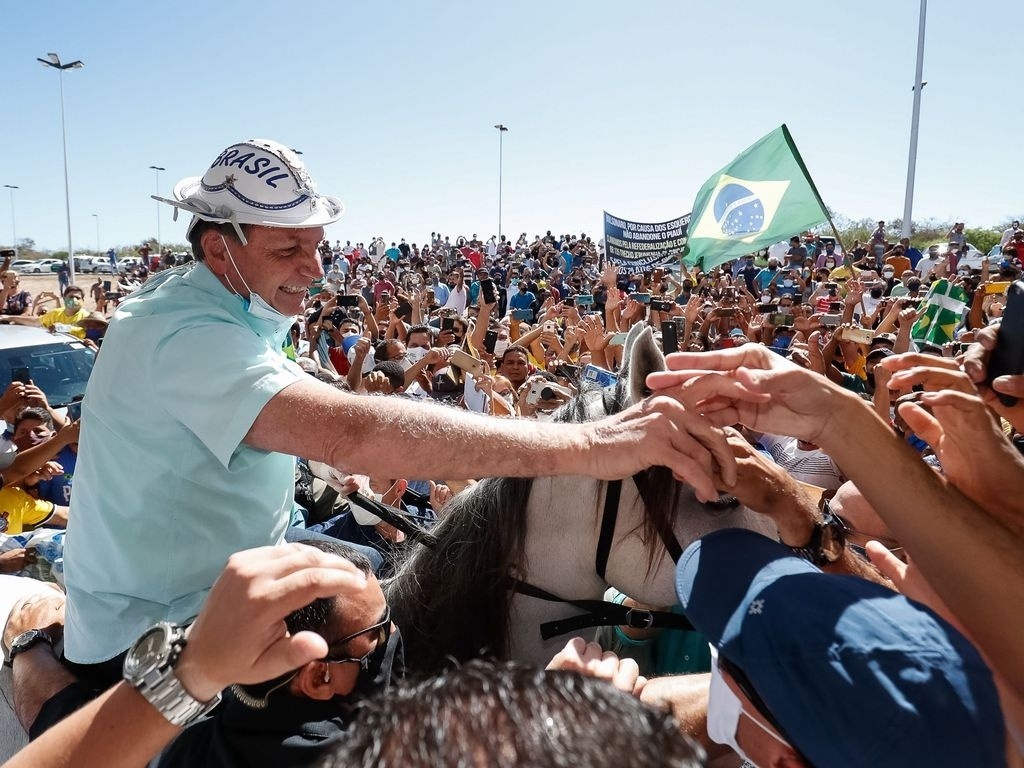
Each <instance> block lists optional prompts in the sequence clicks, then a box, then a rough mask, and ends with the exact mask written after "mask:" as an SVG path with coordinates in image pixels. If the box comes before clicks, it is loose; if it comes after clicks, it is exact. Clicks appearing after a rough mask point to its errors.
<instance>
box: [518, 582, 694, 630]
mask: <svg viewBox="0 0 1024 768" xmlns="http://www.w3.org/2000/svg"><path fill="white" fill-rule="evenodd" d="M509 588H510V589H511V590H512V591H513V592H518V593H519V594H521V595H526V596H527V597H534V598H537V599H538V600H547V601H548V602H552V603H565V604H566V605H571V606H573V607H574V608H579V609H580V610H581V611H584V613H581V614H578V615H576V616H567V617H566V618H564V619H556V620H555V621H547V622H544V623H543V624H541V625H540V636H541V638H543V639H544V640H550V639H551V638H552V637H558V636H559V635H565V634H568V633H570V632H577V631H579V630H581V629H587V628H589V627H618V626H627V627H633V628H635V629H648V628H651V627H653V628H656V629H682V630H692V629H693V624H691V623H690V620H689V619H687V618H686V617H685V616H681V615H679V614H677V613H670V612H668V611H647V610H643V609H641V608H629V607H627V606H625V605H620V604H618V603H610V602H607V601H605V600H566V599H565V598H562V597H559V596H558V595H555V594H552V593H551V592H548V591H547V590H545V589H541V588H540V587H535V586H533V585H532V584H527V583H526V582H525V581H520V580H519V579H510V580H509Z"/></svg>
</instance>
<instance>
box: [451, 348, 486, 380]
mask: <svg viewBox="0 0 1024 768" xmlns="http://www.w3.org/2000/svg"><path fill="white" fill-rule="evenodd" d="M451 363H452V365H454V366H455V367H456V368H461V369H462V370H464V371H466V372H467V373H471V374H473V376H482V375H483V373H484V364H483V361H482V360H478V359H477V358H475V357H473V356H472V355H471V354H469V353H467V352H463V351H462V350H461V349H457V350H455V351H454V352H452V357H451Z"/></svg>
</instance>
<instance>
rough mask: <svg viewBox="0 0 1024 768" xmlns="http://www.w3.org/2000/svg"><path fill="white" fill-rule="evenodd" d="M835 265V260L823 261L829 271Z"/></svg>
mask: <svg viewBox="0 0 1024 768" xmlns="http://www.w3.org/2000/svg"><path fill="white" fill-rule="evenodd" d="M835 265H836V260H835V259H825V266H826V267H828V268H829V269H831V268H832V267H834V266H835Z"/></svg>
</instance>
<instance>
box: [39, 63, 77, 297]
mask: <svg viewBox="0 0 1024 768" xmlns="http://www.w3.org/2000/svg"><path fill="white" fill-rule="evenodd" d="M36 61H38V62H40V63H41V64H42V65H43V66H44V67H52V68H53V69H56V70H57V75H58V77H57V79H58V81H59V82H60V135H61V142H62V143H63V145H64V215H65V216H66V217H67V221H68V280H69V281H70V282H71V284H72V285H74V283H75V252H74V250H73V249H72V247H71V192H70V191H69V189H68V134H67V131H66V130H65V129H64V70H66V69H81V68H82V67H84V66H85V64H83V63H82V62H81V61H78V60H77V59H76V60H75V61H72V62H70V63H68V64H61V61H60V56H58V55H57V54H56V53H48V54H46V58H45V59H39V58H37V59H36Z"/></svg>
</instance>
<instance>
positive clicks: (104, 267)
mask: <svg viewBox="0 0 1024 768" xmlns="http://www.w3.org/2000/svg"><path fill="white" fill-rule="evenodd" d="M78 271H79V272H82V273H83V274H96V273H102V274H105V275H110V274H113V272H114V269H113V267H111V266H110V259H108V258H107V257H106V256H92V257H90V258H88V259H83V260H82V266H80V267H79V268H78Z"/></svg>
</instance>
